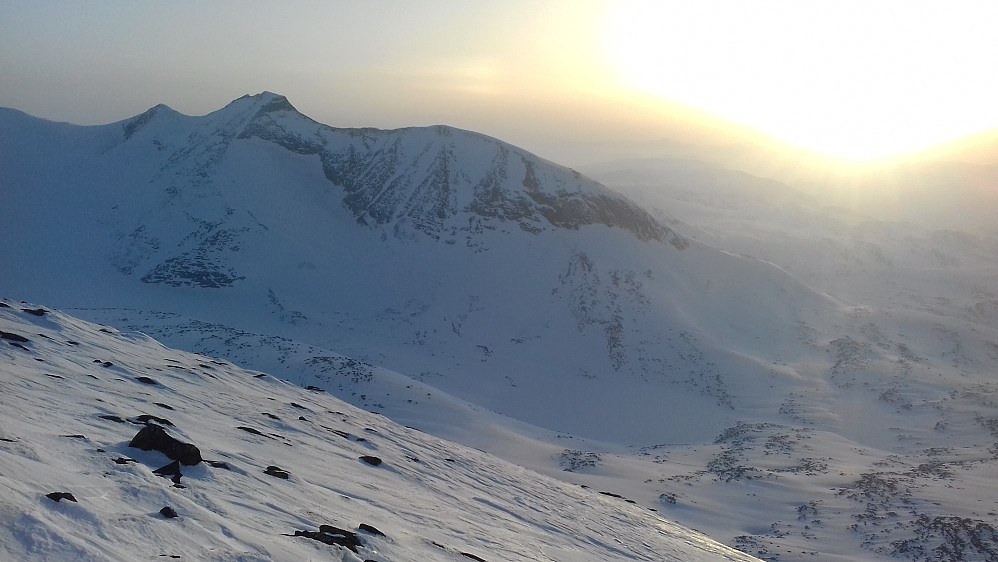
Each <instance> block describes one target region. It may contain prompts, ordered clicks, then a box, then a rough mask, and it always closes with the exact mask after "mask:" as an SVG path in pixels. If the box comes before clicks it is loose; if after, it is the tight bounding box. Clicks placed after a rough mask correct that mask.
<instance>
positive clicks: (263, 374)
mask: <svg viewBox="0 0 998 562" xmlns="http://www.w3.org/2000/svg"><path fill="white" fill-rule="evenodd" d="M265 376H267V373H260V374H259V375H253V378H255V379H262V378H263V377H265Z"/></svg>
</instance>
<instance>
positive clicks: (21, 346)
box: [10, 342, 31, 351]
mask: <svg viewBox="0 0 998 562" xmlns="http://www.w3.org/2000/svg"><path fill="white" fill-rule="evenodd" d="M10 345H12V346H14V347H16V348H18V349H23V350H24V351H31V350H30V349H28V348H26V347H24V346H23V345H21V344H19V343H17V342H10Z"/></svg>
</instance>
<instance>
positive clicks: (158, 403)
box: [153, 402, 173, 410]
mask: <svg viewBox="0 0 998 562" xmlns="http://www.w3.org/2000/svg"><path fill="white" fill-rule="evenodd" d="M153 404H155V405H157V406H159V407H160V408H165V409H167V410H172V409H173V406H170V405H169V404H164V403H162V402H153Z"/></svg>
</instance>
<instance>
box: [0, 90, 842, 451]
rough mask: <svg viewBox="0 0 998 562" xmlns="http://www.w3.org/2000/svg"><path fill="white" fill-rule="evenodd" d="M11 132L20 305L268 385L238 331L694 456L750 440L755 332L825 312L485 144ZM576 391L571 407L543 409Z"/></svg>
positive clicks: (304, 131)
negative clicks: (251, 371)
mask: <svg viewBox="0 0 998 562" xmlns="http://www.w3.org/2000/svg"><path fill="white" fill-rule="evenodd" d="M2 126H3V128H4V130H5V131H7V132H8V133H7V134H4V135H3V141H2V142H3V145H2V146H0V170H2V172H0V173H2V177H3V179H2V181H3V184H4V186H5V191H7V192H8V193H9V197H8V198H7V201H8V203H9V204H8V205H5V206H4V208H3V210H2V211H0V215H2V216H0V219H2V224H3V228H4V233H3V234H4V239H5V240H7V241H8V242H9V243H8V244H5V245H4V247H3V250H2V252H3V254H2V257H3V258H4V260H5V261H9V262H10V263H24V264H28V263H30V264H31V266H30V267H23V268H20V267H18V268H11V269H8V270H6V271H4V272H3V274H2V278H0V281H2V284H3V286H4V287H5V289H6V290H7V291H10V293H9V294H12V295H17V296H18V298H27V299H31V300H36V301H39V302H41V301H44V302H49V303H52V304H53V305H57V306H60V307H76V308H87V309H95V308H100V309H105V310H106V309H128V310H129V312H127V313H124V312H122V313H120V314H119V313H117V312H112V313H111V314H112V315H118V316H127V317H128V320H127V321H126V322H127V324H128V325H131V326H138V327H141V328H142V329H143V330H145V331H147V332H149V333H153V334H154V335H156V336H157V337H160V338H163V339H164V341H166V342H168V343H170V344H174V345H184V346H186V347H187V348H189V349H197V350H199V351H204V352H212V353H217V354H222V355H226V356H230V357H233V358H234V359H239V360H242V361H244V362H246V363H247V364H252V365H253V366H255V367H259V368H267V369H271V370H275V369H281V367H282V365H273V364H263V365H261V364H257V363H256V362H255V361H254V358H253V357H252V356H245V355H243V356H239V355H236V356H233V355H232V353H233V349H232V348H235V347H239V345H240V344H239V343H236V341H234V340H233V339H232V338H233V337H234V335H236V337H238V334H242V333H247V332H248V333H252V334H262V335H265V336H279V337H282V338H287V339H289V340H293V341H295V342H298V343H302V344H307V345H310V346H314V347H315V348H319V349H325V350H335V351H336V352H338V353H341V354H343V355H346V356H349V357H351V358H353V359H355V360H359V361H363V362H366V363H369V364H375V365H380V366H385V367H388V368H391V369H394V370H397V371H400V372H403V373H406V374H408V375H410V376H413V377H415V378H418V379H420V380H423V381H425V382H429V383H431V384H433V385H434V386H437V387H439V388H441V389H442V390H445V391H447V392H450V393H453V394H455V395H458V396H461V397H463V398H466V399H468V400H470V401H472V402H475V403H478V404H480V405H482V406H485V407H487V408H491V409H494V410H497V411H500V412H502V413H504V414H508V415H511V416H513V417H516V418H518V419H522V420H524V421H527V422H530V423H534V424H537V425H540V426H543V427H547V428H550V429H555V430H561V431H566V432H571V433H573V434H579V435H585V436H589V437H596V438H602V439H611V440H615V441H626V442H641V443H648V442H665V441H680V440H688V439H690V438H696V439H701V438H707V437H710V436H713V435H715V434H716V433H717V432H719V431H721V430H723V428H725V427H727V426H728V425H730V423H732V422H733V421H734V419H735V416H733V414H732V399H733V398H734V397H735V395H736V391H735V389H734V388H733V385H735V386H744V387H746V388H754V387H756V386H757V385H756V383H755V382H753V379H756V378H758V377H763V378H764V379H765V380H766V381H768V379H769V376H770V375H769V374H768V368H767V367H765V366H760V365H759V361H758V360H757V359H755V358H751V359H749V360H746V359H745V357H744V354H749V355H755V354H756V352H757V350H755V349H749V348H747V347H746V346H745V345H744V344H745V343H746V342H745V341H744V337H743V336H744V335H745V334H746V333H747V332H751V331H755V330H759V329H760V327H763V326H765V328H764V329H765V331H766V332H767V333H769V332H772V331H774V330H775V331H780V332H783V333H784V335H785V336H786V337H785V338H781V339H791V340H793V339H795V338H797V337H799V334H796V332H798V331H800V329H799V326H800V325H802V324H806V323H807V322H809V319H810V318H813V317H816V316H817V315H820V314H826V313H828V310H829V308H830V307H831V306H832V305H831V303H830V302H828V301H827V300H825V299H823V298H821V297H820V296H819V295H817V294H815V293H814V292H813V291H810V290H809V289H808V288H807V287H806V286H804V285H802V284H800V283H798V282H797V281H796V280H795V279H793V278H791V277H789V276H787V275H784V274H783V273H782V272H780V271H779V270H778V269H776V268H773V267H772V266H770V265H768V264H765V263H763V262H759V261H756V260H746V259H743V258H739V257H737V256H733V255H730V254H726V253H723V252H719V251H717V250H714V249H713V248H710V247H705V246H703V245H692V246H691V244H690V243H689V242H688V241H687V240H686V239H685V238H683V237H682V236H679V235H677V234H676V233H675V232H674V231H673V230H672V229H670V228H669V227H668V226H665V225H664V224H663V223H662V222H660V221H657V220H656V219H653V218H652V217H651V216H650V215H649V214H648V213H646V212H645V211H643V210H641V209H640V208H639V207H637V206H636V205H635V204H633V203H631V202H630V201H629V200H627V199H626V198H624V197H623V196H621V195H619V194H617V193H615V192H613V191H610V190H608V189H607V188H605V187H603V186H602V185H600V184H597V183H596V182H593V181H592V180H589V179H587V178H585V177H583V176H580V175H579V174H577V173H575V172H573V171H571V170H568V169H565V168H562V167H559V166H557V165H554V164H552V163H550V162H546V161H544V160H542V159H540V158H538V157H536V156H534V155H531V154H529V153H526V152H524V151H522V150H519V149H517V148H515V147H512V146H509V145H507V144H504V143H502V142H500V141H497V140H495V139H491V138H488V137H485V136H482V135H479V134H475V133H470V132H465V131H459V130H454V129H450V128H447V127H432V128H425V129H402V130H397V131H376V130H367V129H363V130H356V129H333V128H330V127H326V126H323V125H319V124H318V123H315V122H313V121H311V120H310V119H308V118H306V117H304V116H303V115H301V114H299V113H298V112H297V111H295V110H294V108H293V107H292V106H291V105H290V104H289V103H288V101H287V100H286V99H285V98H283V97H281V96H277V95H274V94H269V93H265V94H260V95H257V96H252V97H244V98H241V99H238V100H236V101H234V102H232V103H231V104H229V105H228V106H227V107H225V108H224V109H221V110H219V111H217V112H215V113H212V114H210V115H207V116H204V117H186V116H183V115H179V114H177V113H175V112H173V111H171V110H170V109H169V108H166V107H164V106H158V107H155V108H153V109H151V110H149V111H148V112H146V113H144V114H143V115H140V116H138V117H136V118H134V119H131V120H127V121H125V122H122V123H115V124H111V125H107V126H101V127H72V126H68V125H64V124H57V123H49V122H45V121H42V120H38V119H35V118H31V117H28V116H25V115H23V114H19V113H16V112H13V111H7V112H5V113H4V115H3V125H2ZM40 255H53V256H55V255H57V256H59V257H58V259H38V256H40ZM83 280H85V281H83ZM746 284H747V285H749V286H752V287H753V291H759V292H761V293H762V294H764V295H765V297H764V298H745V294H744V292H743V287H744V286H746ZM759 296H762V295H761V294H760V295H759ZM140 311H141V312H142V313H148V314H140ZM164 313H170V314H178V315H181V317H171V318H166V317H164V316H163V314H164ZM81 314H84V315H87V316H88V317H90V318H94V319H108V320H110V318H107V317H106V316H102V314H101V313H99V312H89V311H81ZM776 319H779V320H778V321H777V320H776ZM114 320H115V321H116V322H118V321H119V319H118V318H115V319H114ZM192 322H198V324H197V325H196V326H195V325H193V324H192ZM154 324H155V325H156V326H158V327H154ZM206 324H209V325H211V326H214V327H217V328H218V329H217V330H213V331H211V332H210V333H209V331H206V330H205V325H206ZM223 326H224V327H225V328H222V327H223ZM233 331H234V332H235V334H234V333H233ZM802 333H803V332H802ZM192 336H193V337H196V338H198V340H199V341H196V342H195V341H190V338H191V337H192ZM205 339H210V340H214V341H213V342H206V341H204V340H205ZM753 347H754V344H753ZM328 356H329V353H328V352H318V353H314V354H313V353H312V352H306V353H304V354H298V355H295V356H292V354H291V353H290V352H289V354H288V355H287V357H284V358H282V360H283V361H285V363H286V364H285V365H284V366H283V367H284V369H285V370H283V371H276V373H277V374H279V375H281V376H285V377H288V378H290V379H291V380H295V381H296V382H301V383H303V384H309V383H311V382H315V380H321V379H330V378H332V379H333V380H334V381H335V380H336V377H337V375H336V373H337V372H339V370H340V364H339V362H340V360H339V359H332V360H331V359H329V358H328ZM734 372H738V373H739V375H738V377H739V378H741V379H745V380H747V381H749V383H748V384H744V385H743V384H740V383H736V382H735V381H732V380H730V374H731V373H734ZM323 384H327V385H328V384H329V382H328V381H325V380H324V381H323ZM767 384H768V382H767ZM566 392H568V393H570V394H569V395H570V397H571V401H572V403H573V406H574V407H573V408H565V409H562V408H559V409H554V410H553V409H552V408H550V403H551V401H552V400H563V399H565V398H566V395H565V393H566ZM607 396H613V398H614V399H613V400H607V399H606V397H607ZM555 397H557V398H555ZM408 398H411V397H408ZM408 398H407V399H408ZM377 400H378V401H383V400H384V397H379V398H378V399H377ZM368 403H370V404H373V403H375V402H374V399H372V401H369V402H368ZM619 403H628V404H630V407H629V408H628V409H627V411H626V412H621V410H620V408H619V407H618V404H619ZM358 404H360V405H363V402H358ZM652 411H668V412H674V413H675V414H677V415H668V416H653V417H652V418H651V419H649V416H647V415H646V412H652ZM679 413H682V415H678V414H679ZM620 416H626V417H628V418H629V419H628V420H627V423H620V424H617V423H614V424H607V423H606V422H605V421H603V420H605V419H615V418H619V417H620ZM676 419H686V420H689V421H688V422H687V423H684V424H677V423H676V421H675V420H676ZM621 428H626V429H625V430H624V431H623V432H622V431H620V429H621ZM693 430H696V432H697V435H695V436H691V435H690V432H691V431H693Z"/></svg>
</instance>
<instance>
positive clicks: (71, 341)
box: [66, 340, 80, 345]
mask: <svg viewBox="0 0 998 562" xmlns="http://www.w3.org/2000/svg"><path fill="white" fill-rule="evenodd" d="M66 343H68V344H69V345H80V342H78V341H73V340H66Z"/></svg>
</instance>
